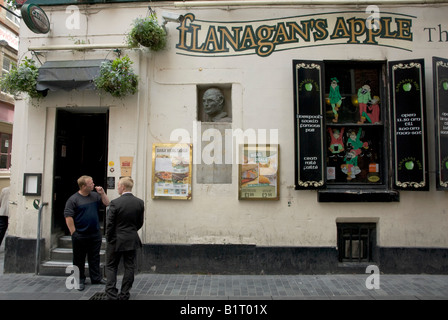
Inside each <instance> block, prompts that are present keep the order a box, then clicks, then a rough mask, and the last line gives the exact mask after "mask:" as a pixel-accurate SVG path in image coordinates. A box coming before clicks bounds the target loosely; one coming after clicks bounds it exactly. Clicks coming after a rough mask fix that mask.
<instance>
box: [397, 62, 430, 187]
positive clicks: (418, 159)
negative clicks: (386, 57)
mask: <svg viewBox="0 0 448 320" xmlns="http://www.w3.org/2000/svg"><path fill="white" fill-rule="evenodd" d="M424 70H425V66H424V60H423V59H418V60H405V61H392V62H389V81H390V86H389V95H390V98H391V109H392V113H391V114H392V120H391V122H392V147H393V151H392V155H393V157H392V158H393V159H392V161H393V169H394V172H393V175H394V184H395V187H396V188H397V189H401V190H409V191H427V190H429V177H428V152H427V148H428V146H427V137H426V108H425V74H424Z"/></svg>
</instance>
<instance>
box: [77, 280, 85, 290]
mask: <svg viewBox="0 0 448 320" xmlns="http://www.w3.org/2000/svg"><path fill="white" fill-rule="evenodd" d="M85 288H86V285H85V284H84V282H80V283H79V287H78V291H83V290H84V289H85Z"/></svg>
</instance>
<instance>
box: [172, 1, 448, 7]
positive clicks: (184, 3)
mask: <svg viewBox="0 0 448 320" xmlns="http://www.w3.org/2000/svg"><path fill="white" fill-rule="evenodd" d="M441 3H448V1H447V0H266V1H263V0H244V1H238V0H233V1H182V2H174V6H175V7H178V8H192V7H219V6H224V7H234V6H245V7H248V6H282V5H304V6H306V5H355V6H360V5H395V4H401V5H406V6H409V5H410V4H441Z"/></svg>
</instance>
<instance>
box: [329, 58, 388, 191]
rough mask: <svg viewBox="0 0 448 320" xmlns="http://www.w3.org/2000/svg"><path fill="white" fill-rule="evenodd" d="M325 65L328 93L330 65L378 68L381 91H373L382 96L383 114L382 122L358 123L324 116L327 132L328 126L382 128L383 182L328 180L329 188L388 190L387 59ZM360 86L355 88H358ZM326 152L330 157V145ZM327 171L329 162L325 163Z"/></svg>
mask: <svg viewBox="0 0 448 320" xmlns="http://www.w3.org/2000/svg"><path fill="white" fill-rule="evenodd" d="M323 62H324V65H325V72H324V81H323V83H324V92H325V93H326V94H327V93H328V92H329V83H330V79H328V78H329V77H330V73H329V71H328V70H329V67H330V66H337V65H342V66H343V67H345V68H358V69H362V68H369V69H373V68H376V69H377V71H378V72H379V79H378V82H379V91H380V92H378V93H373V94H375V95H379V98H380V104H379V106H380V116H381V120H382V121H381V122H382V123H381V124H367V123H364V124H357V123H337V124H335V123H329V122H328V119H326V118H325V117H324V125H325V127H324V133H325V132H327V128H329V127H332V128H338V127H339V128H342V127H344V128H346V129H347V128H350V129H353V128H361V129H362V128H377V129H378V128H380V129H379V131H382V138H383V141H382V144H381V150H380V153H381V155H380V156H379V168H380V174H381V178H380V181H381V183H361V182H359V183H352V182H350V183H342V182H338V183H333V182H330V181H328V180H327V183H326V186H327V190H328V189H334V190H335V191H336V190H341V189H343V190H346V189H355V190H360V191H362V190H375V189H377V190H386V189H390V188H391V183H390V180H391V179H389V172H390V169H391V162H390V161H388V159H390V131H389V130H388V128H390V108H389V104H388V94H387V85H388V81H387V61H383V60H375V61H370V60H369V61H363V60H349V61H341V60H324V61H323ZM357 89H358V88H355V90H357ZM352 93H355V92H352ZM324 150H325V154H324V158H325V159H327V158H328V152H329V150H328V145H326V147H325V148H324ZM325 172H327V164H326V163H325Z"/></svg>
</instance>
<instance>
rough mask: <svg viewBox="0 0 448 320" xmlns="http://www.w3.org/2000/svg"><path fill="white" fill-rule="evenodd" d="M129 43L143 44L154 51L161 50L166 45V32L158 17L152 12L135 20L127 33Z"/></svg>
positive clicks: (133, 44)
mask: <svg viewBox="0 0 448 320" xmlns="http://www.w3.org/2000/svg"><path fill="white" fill-rule="evenodd" d="M127 43H128V44H129V45H130V46H131V47H138V45H139V44H140V45H142V46H144V47H148V48H149V49H151V50H153V51H159V50H162V49H163V48H165V46H166V32H165V30H164V29H163V28H162V27H161V26H160V25H159V23H158V22H157V17H156V14H155V13H154V12H152V13H151V14H150V15H149V16H148V17H146V18H137V19H135V20H134V22H133V25H132V29H131V31H130V32H129V34H128V35H127Z"/></svg>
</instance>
